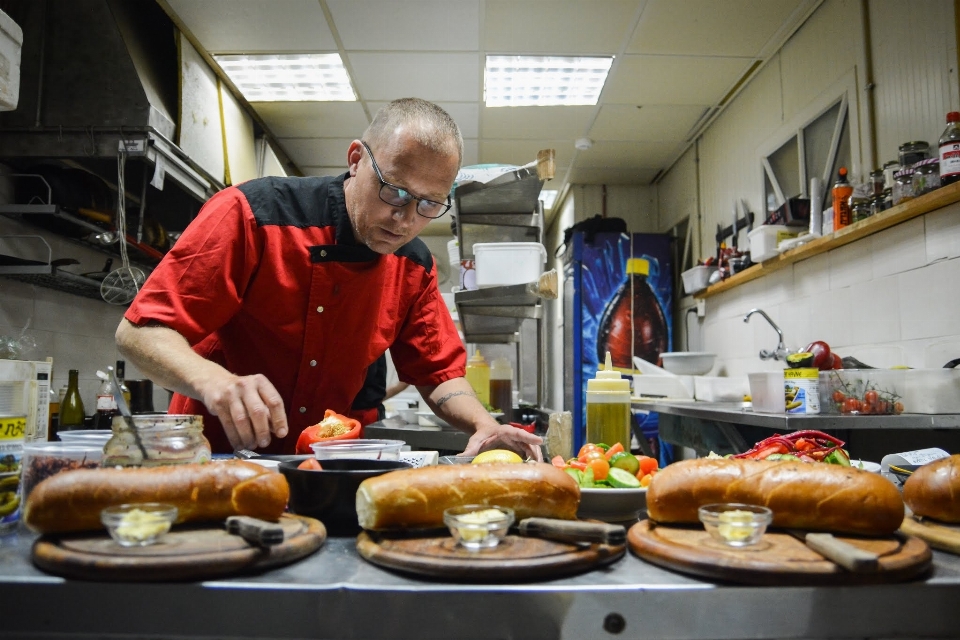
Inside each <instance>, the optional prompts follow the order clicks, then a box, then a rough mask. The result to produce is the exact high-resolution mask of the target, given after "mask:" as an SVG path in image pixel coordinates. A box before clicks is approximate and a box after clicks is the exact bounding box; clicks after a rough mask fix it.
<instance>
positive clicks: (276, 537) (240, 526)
mask: <svg viewBox="0 0 960 640" xmlns="http://www.w3.org/2000/svg"><path fill="white" fill-rule="evenodd" d="M226 528H227V532H229V533H231V534H234V535H238V536H240V537H241V538H243V539H244V540H246V541H247V542H249V543H250V544H253V545H256V546H258V547H269V546H272V545H275V544H280V543H281V542H283V527H281V526H280V525H279V524H277V523H275V522H267V521H266V520H260V519H259V518H251V517H250V516H230V517H229V518H227V522H226Z"/></svg>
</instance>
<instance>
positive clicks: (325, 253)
mask: <svg viewBox="0 0 960 640" xmlns="http://www.w3.org/2000/svg"><path fill="white" fill-rule="evenodd" d="M320 257H321V258H326V257H327V250H326V249H321V250H320Z"/></svg>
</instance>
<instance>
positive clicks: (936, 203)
mask: <svg viewBox="0 0 960 640" xmlns="http://www.w3.org/2000/svg"><path fill="white" fill-rule="evenodd" d="M955 202H960V182H956V183H954V184H951V185H947V186H945V187H941V188H939V189H937V190H935V191H931V192H930V193H925V194H923V195H922V196H919V197H917V198H914V199H913V200H909V201H907V202H903V203H901V204H898V205H897V206H895V207H893V208H892V209H887V210H886V211H882V212H880V213H878V214H876V215H872V216H870V217H869V218H866V219H865V220H861V221H860V222H855V223H853V224H852V225H850V226H849V227H844V228H843V229H841V230H839V231H836V232H834V233H831V234H830V235H828V236H823V237H820V238H817V239H815V240H812V241H810V242H808V243H807V244H804V245H801V246H799V247H797V248H795V249H790V250H789V251H785V252H783V253H781V254H780V255H778V256H776V257H773V258H770V259H769V260H766V261H764V262H762V263H760V264H755V265H753V266H752V267H749V268H747V269H745V270H743V271H741V272H740V273H735V274H734V275H732V276H730V277H729V278H727V279H726V280H723V281H722V282H718V283H717V284H712V285H710V286H709V287H707V288H706V289H704V290H703V291H701V292H699V293H696V294H694V295H695V297H697V298H709V297H710V296H715V295H717V294H718V293H723V292H724V291H727V290H729V289H732V288H734V287H736V286H739V285H741V284H744V283H747V282H751V281H752V280H756V279H757V278H762V277H763V276H765V275H767V274H769V273H773V272H775V271H779V270H780V269H783V268H785V267H788V266H790V265H792V264H794V263H796V262H800V261H801V260H806V259H807V258H812V257H814V256H817V255H820V254H821V253H826V252H827V251H830V250H832V249H836V248H838V247H842V246H844V245H846V244H850V243H851V242H856V241H857V240H860V239H861V238H866V237H867V236H871V235H873V234H875V233H879V232H880V231H883V230H884V229H889V228H890V227H892V226H894V225H898V224H900V223H901V222H906V221H907V220H911V219H913V218H916V217H918V216H922V215H924V214H926V213H930V212H931V211H936V210H937V209H941V208H943V207H945V206H947V205H950V204H953V203H955Z"/></svg>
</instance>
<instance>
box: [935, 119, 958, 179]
mask: <svg viewBox="0 0 960 640" xmlns="http://www.w3.org/2000/svg"><path fill="white" fill-rule="evenodd" d="M957 180H960V111H951V112H950V113H948V114H947V128H946V129H944V130H943V135H941V136H940V185H941V186H946V185H948V184H951V183H954V182H956V181H957Z"/></svg>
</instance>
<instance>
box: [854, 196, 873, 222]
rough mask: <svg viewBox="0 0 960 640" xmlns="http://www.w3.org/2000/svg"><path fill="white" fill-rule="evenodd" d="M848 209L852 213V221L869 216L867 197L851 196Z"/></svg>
mask: <svg viewBox="0 0 960 640" xmlns="http://www.w3.org/2000/svg"><path fill="white" fill-rule="evenodd" d="M850 211H851V213H852V215H853V221H854V222H859V221H860V220H864V219H866V218H869V217H870V214H871V213H872V211H871V210H870V200H869V198H851V199H850Z"/></svg>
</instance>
